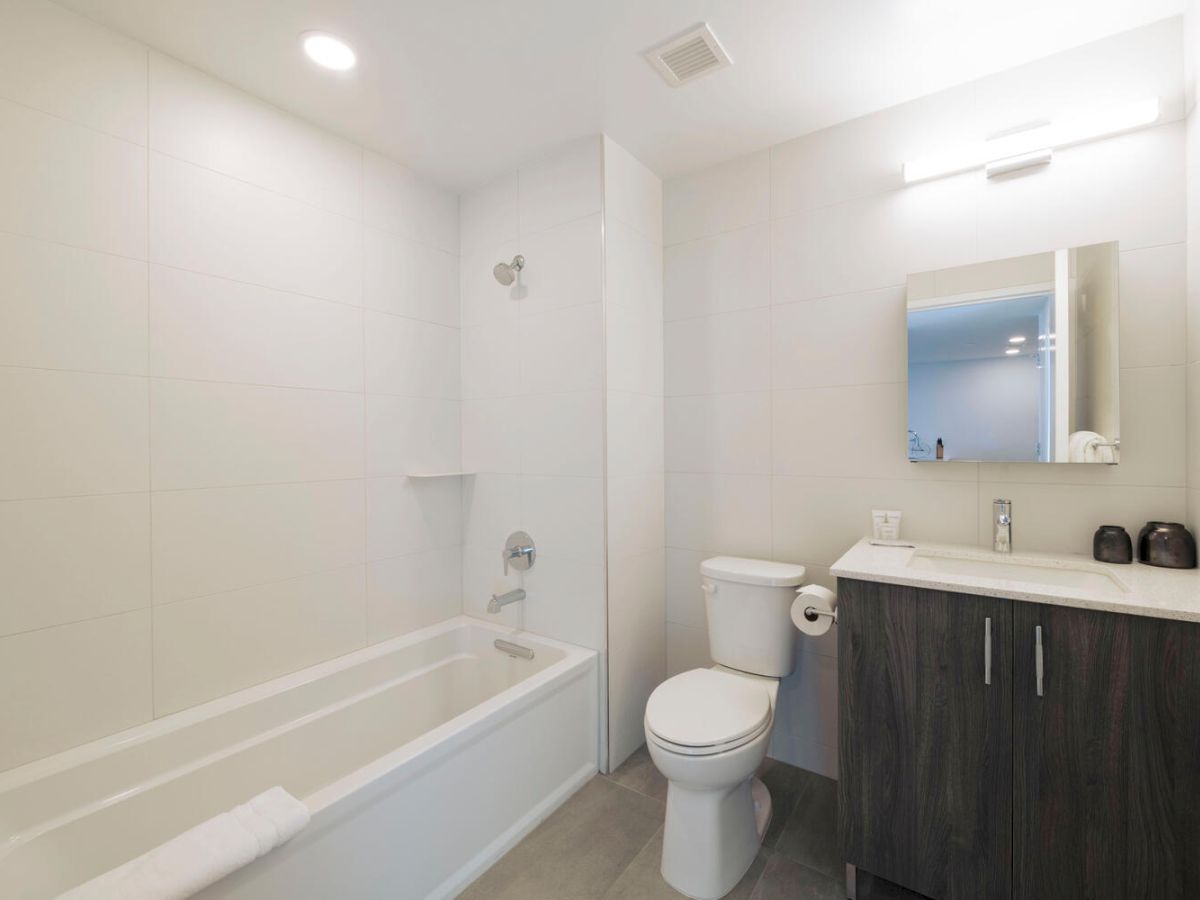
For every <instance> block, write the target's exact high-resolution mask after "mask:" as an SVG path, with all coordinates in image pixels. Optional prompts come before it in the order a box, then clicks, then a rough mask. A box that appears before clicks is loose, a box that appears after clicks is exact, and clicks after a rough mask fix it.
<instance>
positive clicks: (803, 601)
mask: <svg viewBox="0 0 1200 900" xmlns="http://www.w3.org/2000/svg"><path fill="white" fill-rule="evenodd" d="M836 609H837V594H835V593H834V592H833V591H831V590H829V588H823V587H821V586H820V585H819V584H806V585H805V586H804V587H802V588H800V590H798V591H796V599H795V600H793V601H792V621H793V622H794V623H795V624H796V627H797V628H799V629H800V630H801V631H802V632H804V633H805V634H807V635H811V636H812V637H818V636H820V635H822V634H824V633H825V632H827V631H828V630H829V628H830V626H831V625H833V622H834V611H835V610H836Z"/></svg>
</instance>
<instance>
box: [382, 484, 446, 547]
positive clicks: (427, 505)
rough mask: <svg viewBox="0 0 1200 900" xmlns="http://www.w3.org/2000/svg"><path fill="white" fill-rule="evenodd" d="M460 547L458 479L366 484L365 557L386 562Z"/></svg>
mask: <svg viewBox="0 0 1200 900" xmlns="http://www.w3.org/2000/svg"><path fill="white" fill-rule="evenodd" d="M461 543H462V479H459V478H404V477H403V476H395V477H391V478H372V479H370V480H369V481H368V482H367V558H368V559H386V558H389V557H393V556H408V555H411V554H414V553H423V552H425V551H427V550H440V549H445V548H448V547H457V546H458V545H459V544H461Z"/></svg>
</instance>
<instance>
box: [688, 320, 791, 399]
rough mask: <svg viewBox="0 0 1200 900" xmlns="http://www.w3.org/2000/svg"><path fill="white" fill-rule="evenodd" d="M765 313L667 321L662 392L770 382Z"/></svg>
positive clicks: (749, 387) (748, 387)
mask: <svg viewBox="0 0 1200 900" xmlns="http://www.w3.org/2000/svg"><path fill="white" fill-rule="evenodd" d="M770 329H771V313H770V310H768V309H765V308H764V309H750V310H742V311H739V312H731V313H722V314H721V315H717V316H704V317H702V318H696V319H682V320H680V321H675V322H668V323H667V324H666V328H665V334H666V337H665V354H666V394H667V396H668V397H679V396H689V395H692V394H718V393H722V394H727V393H733V392H735V391H757V390H766V389H767V388H769V387H770V386H771V358H770V349H769V348H770V340H771V339H770Z"/></svg>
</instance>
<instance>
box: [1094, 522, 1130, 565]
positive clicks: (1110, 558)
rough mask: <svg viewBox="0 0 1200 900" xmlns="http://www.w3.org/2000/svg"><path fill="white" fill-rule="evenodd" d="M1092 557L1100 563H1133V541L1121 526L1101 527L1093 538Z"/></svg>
mask: <svg viewBox="0 0 1200 900" xmlns="http://www.w3.org/2000/svg"><path fill="white" fill-rule="evenodd" d="M1092 557H1093V558H1094V559H1096V560H1099V561H1100V562H1106V563H1122V564H1128V563H1131V562H1133V540H1132V539H1131V538H1130V537H1129V532H1128V531H1126V530H1125V529H1124V528H1122V527H1121V526H1120V525H1101V526H1100V527H1099V528H1097V529H1096V534H1095V536H1094V537H1093V538H1092Z"/></svg>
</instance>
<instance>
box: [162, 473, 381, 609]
mask: <svg viewBox="0 0 1200 900" xmlns="http://www.w3.org/2000/svg"><path fill="white" fill-rule="evenodd" d="M364 517H365V504H364V499H363V484H362V482H360V481H329V482H324V483H320V484H280V485H263V486H258V487H239V488H218V489H206V490H198V491H164V492H159V493H156V494H155V495H154V600H155V602H156V603H170V602H172V601H175V600H182V599H186V598H188V597H199V596H203V595H206V594H215V593H218V592H221V591H230V590H234V589H236V588H242V587H248V586H252V585H255V584H263V583H266V582H270V581H279V580H283V579H287V578H294V577H296V576H298V575H305V574H312V573H315V572H321V571H326V570H330V569H336V568H340V567H343V566H349V565H353V564H355V563H360V562H362V561H363V559H364V548H363V540H364V537H363V522H364Z"/></svg>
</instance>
